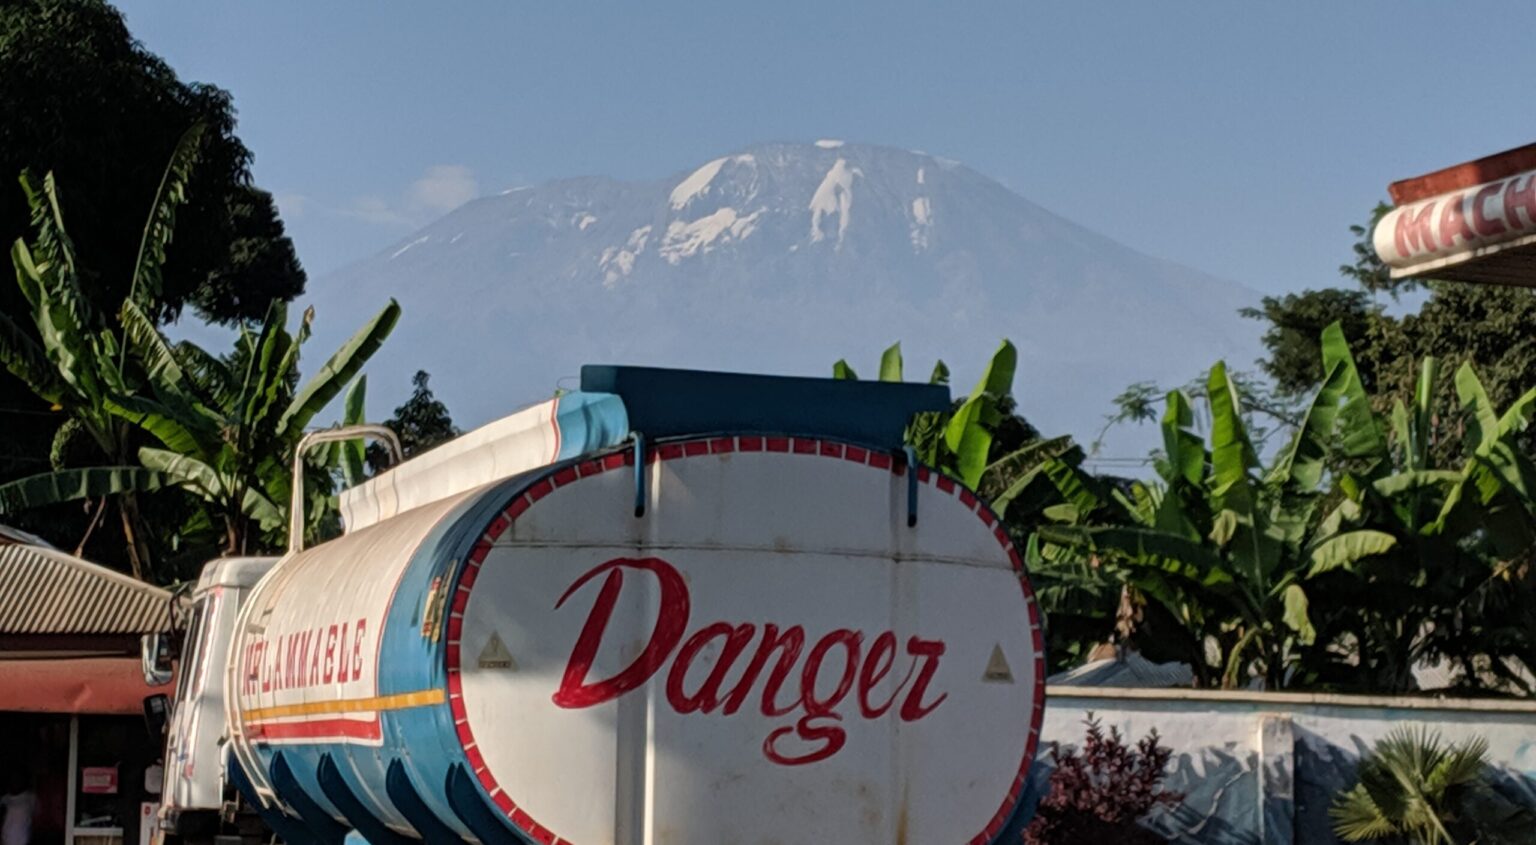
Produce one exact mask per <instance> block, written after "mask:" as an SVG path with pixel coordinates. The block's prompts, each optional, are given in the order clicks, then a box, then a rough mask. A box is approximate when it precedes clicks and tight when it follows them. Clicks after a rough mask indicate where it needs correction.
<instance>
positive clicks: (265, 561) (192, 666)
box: [159, 557, 278, 839]
mask: <svg viewBox="0 0 1536 845" xmlns="http://www.w3.org/2000/svg"><path fill="white" fill-rule="evenodd" d="M277 561H278V558H275V557H229V558H221V559H219V560H215V561H213V562H211V563H209V564H208V565H207V566H205V567H203V572H202V575H201V576H200V577H199V578H198V580H197V585H196V587H194V588H193V591H192V595H191V601H190V603H189V607H188V609H187V611H186V613H187V616H186V618H187V625H186V632H185V636H184V639H183V643H182V647H181V660H180V666H181V669H180V676H179V677H178V678H177V681H176V695H175V707H174V708H173V709H172V711H171V714H170V720H169V723H168V726H167V732H166V747H165V774H166V777H165V792H164V794H163V795H162V797H161V805H160V813H159V826H160V829H161V830H163V831H166V832H167V833H170V834H173V835H175V836H177V837H183V838H188V839H200V838H205V837H211V836H213V835H214V834H215V833H217V832H218V830H219V828H220V826H221V816H222V815H223V811H224V809H225V805H226V803H227V802H229V801H231V800H233V798H234V795H233V789H232V788H231V785H230V784H229V783H228V779H227V777H226V776H225V773H226V771H227V769H226V767H225V755H226V753H227V750H226V747H225V746H226V743H227V740H228V737H227V735H226V734H227V732H226V729H225V720H224V692H225V691H224V679H225V673H224V671H223V668H224V659H223V658H222V655H225V654H227V652H228V649H229V644H230V639H231V638H232V637H233V636H234V629H235V618H236V617H237V616H238V615H239V613H240V608H241V607H242V606H243V604H244V602H245V600H246V598H247V597H248V596H249V595H250V592H251V590H252V589H253V588H254V587H255V586H256V584H257V582H259V581H260V580H261V578H262V576H264V575H266V574H267V572H268V571H269V570H271V569H272V567H273V566H274V565H276V563H277ZM216 655H218V656H217V657H216Z"/></svg>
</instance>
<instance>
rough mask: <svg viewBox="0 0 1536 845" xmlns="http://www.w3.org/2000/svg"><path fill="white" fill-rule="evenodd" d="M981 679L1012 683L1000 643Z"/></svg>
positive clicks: (993, 647) (994, 649) (1011, 671)
mask: <svg viewBox="0 0 1536 845" xmlns="http://www.w3.org/2000/svg"><path fill="white" fill-rule="evenodd" d="M482 659H483V658H482ZM981 679H982V680H983V681H986V682H988V683H993V684H1011V683H1013V669H1011V668H1010V667H1009V666H1008V658H1006V657H1004V656H1003V645H1002V643H998V644H997V645H994V646H992V657H991V658H989V659H988V660H987V668H986V671H984V672H982V673H981Z"/></svg>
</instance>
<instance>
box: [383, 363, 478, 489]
mask: <svg viewBox="0 0 1536 845" xmlns="http://www.w3.org/2000/svg"><path fill="white" fill-rule="evenodd" d="M430 378H431V376H429V375H427V373H426V372H424V371H421V370H418V371H417V372H416V375H414V376H412V377H411V396H410V398H409V399H407V400H405V403H404V404H402V405H400V406H399V407H397V408H395V413H394V416H392V417H390V418H389V420H388V421H387V422H385V423H384V424H385V425H387V426H389V428H390V429H391V430H392V431H394V432H395V434H397V435H399V436H400V446H401V448H402V449H403V450H404V451H405V456H406V457H407V458H409V457H411V456H412V455H416V454H419V453H421V452H425V451H426V450H428V449H430V448H432V447H433V446H436V445H438V444H439V443H443V442H446V441H448V440H451V439H453V438H455V437H457V436H459V430H458V428H456V427H454V424H453V418H452V417H450V416H449V415H448V406H447V405H444V404H443V403H442V402H440V401H439V400H438V398H437V397H436V396H434V395H433V394H432V388H430V387H428V386H427V381H428V379H430ZM368 464H369V465H370V466H371V467H373V470H374V472H380V471H382V470H384V469H386V468H387V466H388V456H387V455H386V454H385V452H384V449H383V447H381V446H378V445H377V444H373V445H370V446H369V447H368Z"/></svg>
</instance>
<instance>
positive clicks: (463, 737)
mask: <svg viewBox="0 0 1536 845" xmlns="http://www.w3.org/2000/svg"><path fill="white" fill-rule="evenodd" d="M728 452H779V453H785V454H795V455H820V456H822V457H827V458H835V459H838V460H844V461H849V462H851V463H856V464H861V465H864V466H868V467H872V468H874V469H878V470H884V471H886V472H890V473H892V474H894V475H896V476H903V475H905V474H906V472H907V467H906V465H905V463H904V462H901V461H897V460H896V459H894V458H893V457H892V456H891V455H890V454H888V453H885V452H879V451H875V450H872V449H866V448H864V447H861V446H854V445H851V444H845V443H839V442H836V441H832V440H821V439H816V438H807V437H761V436H749V435H741V436H734V437H711V438H701V439H696V440H687V441H683V442H673V443H664V444H662V445H659V446H657V447H655V448H654V449H652V450H650V452H648V453H647V455H646V463H647V464H655V463H660V462H662V461H671V460H677V459H680V458H690V457H696V456H699V455H719V454H723V453H728ZM634 463H635V453H634V451H633V450H630V451H625V452H614V453H611V454H608V455H604V456H603V457H601V458H593V459H591V460H587V461H583V462H581V463H578V464H573V465H570V466H567V467H563V468H561V469H559V470H557V471H555V472H554V473H552V474H550V475H547V476H545V477H543V478H541V479H539V480H538V481H535V482H534V483H533V484H531V485H529V487H528V488H527V489H526V490H524V491H523V492H522V493H520V494H518V496H517V498H515V499H513V500H512V503H511V504H509V505H508V506H507V508H506V509H505V510H504V511H502V513H501V514H500V515H498V516H497V517H496V518H495V519H493V520H492V521H491V524H490V525H489V526H487V528H486V531H485V533H484V534H483V535H481V537H480V540H479V542H477V543H476V544H475V547H474V549H473V550H471V552H470V554H469V559H468V560H467V561H466V562H465V565H464V568H463V571H462V572H461V573H460V575H459V580H458V585H457V587H456V588H455V590H454V594H453V604H452V606H451V610H450V612H449V614H448V620H447V628H448V630H447V637H446V647H445V649H444V661H445V663H446V666H447V671H448V706H449V708H450V711H451V712H452V714H453V724H454V728H455V730H457V732H458V735H459V741H460V743H461V744H462V745H463V747H464V756H465V758H466V759H467V760H468V762H469V765H470V768H471V769H473V770H474V773H475V777H476V778H478V779H479V781H480V785H481V786H482V787H484V789H485V791H486V794H488V795H489V796H490V797H491V800H492V801H494V802H495V804H496V806H497V807H499V808H500V809H501V811H502V813H503V814H504V815H505V816H506V817H507V819H508V820H510V821H511V822H512V824H513V825H515V826H516V827H517V828H518V830H520V831H522V832H523V834H524V835H526V836H528V837H530V838H532V839H533V840H534V841H535V842H539V843H543V845H574V843H572V842H570V841H569V840H566V839H562V838H560V837H559V836H556V835H555V833H554V832H553V831H551V830H550V829H549V828H546V827H544V826H543V825H541V824H539V823H538V822H537V821H536V820H534V819H533V817H531V816H529V815H528V814H527V813H526V812H524V811H523V810H522V808H520V807H518V805H517V804H516V802H514V801H513V800H512V798H511V796H509V795H507V794H506V793H505V792H503V791H502V789H501V785H500V784H498V783H497V782H496V778H495V777H494V776H493V775H492V774H491V771H490V769H489V768H488V767H487V766H486V765H485V758H484V757H483V756H482V755H481V754H480V749H479V746H478V745H477V744H476V742H475V736H474V732H473V731H472V730H471V729H470V727H469V718H468V715H467V714H466V713H465V711H464V689H463V681H462V679H461V677H460V675H459V665H460V646H459V638H460V636H461V635H462V633H463V627H464V609H465V608H466V607H467V606H468V604H469V594H470V592H471V590H472V589H473V587H474V584H475V579H476V578H477V577H478V576H479V574H480V566H481V565H482V564H483V563H485V558H486V556H487V555H488V554H489V553H490V550H491V546H492V545H494V544H495V542H496V540H497V539H499V538H500V537H501V535H502V534H504V533H505V532H506V530H507V529H508V528H510V527H511V526H512V523H513V522H514V521H515V520H516V519H517V518H518V517H519V516H521V515H522V514H523V512H524V511H526V510H528V509H529V508H530V507H532V506H533V504H534V503H535V502H537V501H539V500H540V499H542V498H544V497H545V496H547V495H549V494H550V493H552V492H554V491H555V490H556V489H558V488H560V487H564V486H566V485H568V484H572V483H574V482H576V481H579V480H580V479H583V478H589V477H591V476H594V475H597V474H599V473H603V472H608V471H610V470H615V469H621V468H624V467H632V466H634ZM917 480H918V482H919V483H922V484H932V485H933V486H934V487H936V488H937V489H938V490H940V491H941V492H944V493H948V494H950V495H951V496H954V497H955V498H956V499H958V500H959V502H960V504H962V505H964V506H965V507H966V508H967V509H969V510H970V511H971V512H972V513H974V514H976V516H977V517H978V518H979V519H981V521H982V522H983V523H984V524H985V525H986V526H987V527H988V528H989V529H991V530H992V535H993V536H994V537H996V538H997V542H998V544H999V545H1001V546H1002V548H1003V550H1004V551H1005V552H1007V554H1008V559H1009V561H1011V562H1012V563H1013V568H1014V571H1015V572H1017V573H1019V576H1020V577H1019V586H1020V587H1021V589H1022V590H1023V592H1024V604H1025V607H1027V608H1028V611H1029V628H1030V633H1031V636H1032V638H1033V641H1034V647H1035V700H1034V712H1033V713H1032V714H1031V715H1030V726H1029V738H1028V740H1027V741H1026V744H1025V748H1024V757H1023V759H1022V760H1021V761H1020V763H1019V773H1018V775H1017V776H1016V777H1015V778H1014V782H1013V787H1012V788H1011V789H1010V790H1009V791H1008V795H1007V796H1006V797H1005V798H1004V800H1003V805H1002V806H1001V807H1000V808H999V809H998V811H997V814H996V815H994V816H993V817H992V820H991V821H990V822H988V823H987V826H986V827H985V828H984V829H982V831H981V832H980V833H978V834H976V835H975V836H973V837H972V838H971V839H970V840H969V841H968V842H967V843H966V845H988V843H992V842H994V841H995V840H996V839H997V837H998V836H999V835H1000V834H1001V833H1002V832H1003V827H1004V826H1005V825H1007V823H1008V819H1009V818H1010V817H1011V816H1012V815H1013V811H1014V810H1015V808H1017V806H1018V803H1019V798H1020V797H1021V796H1022V795H1023V793H1024V785H1025V782H1026V780H1027V779H1028V777H1029V768H1030V764H1031V763H1032V762H1033V761H1034V759H1035V753H1036V752H1037V751H1038V750H1039V745H1040V728H1041V724H1042V722H1043V720H1044V718H1045V632H1044V630H1043V629H1042V628H1041V624H1040V606H1039V604H1037V603H1036V601H1035V592H1034V590H1033V589H1032V588H1031V587H1030V584H1029V577H1028V573H1027V572H1026V571H1025V569H1024V560H1023V558H1022V557H1021V556H1020V554H1019V550H1018V549H1017V548H1016V547H1015V546H1014V543H1013V540H1012V538H1010V537H1009V536H1008V531H1007V530H1006V529H1005V528H1004V527H1003V525H1002V522H1001V521H1000V520H999V519H998V518H997V514H996V513H994V512H993V511H992V509H991V508H990V507H988V506H987V505H986V504H985V503H983V502H982V501H980V500H979V499H978V498H977V497H976V494H975V493H973V492H971V491H970V490H969V489H967V488H965V487H964V486H963V485H961V484H959V483H957V482H956V481H955V480H954V479H952V478H950V477H949V476H947V475H944V474H942V473H937V472H933V471H931V470H929V469H928V468H927V467H923V466H920V467H918V468H917Z"/></svg>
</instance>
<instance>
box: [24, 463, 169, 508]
mask: <svg viewBox="0 0 1536 845" xmlns="http://www.w3.org/2000/svg"><path fill="white" fill-rule="evenodd" d="M167 483H169V480H168V479H167V478H166V477H165V476H164V475H163V474H161V473H158V472H155V471H153V470H149V469H144V468H141V467H89V468H85V469H65V470H57V471H55V472H45V473H41V474H39V475H33V476H28V477H27V478H21V479H17V480H16V481H11V482H8V483H6V484H0V513H6V514H10V513H20V512H22V511H26V510H31V509H32V508H41V507H46V506H48V505H57V504H60V503H62V502H76V501H80V500H81V499H95V498H100V497H102V496H112V495H116V494H118V493H127V492H148V491H151V490H158V489H160V488H161V487H164V486H166V484H167Z"/></svg>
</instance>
